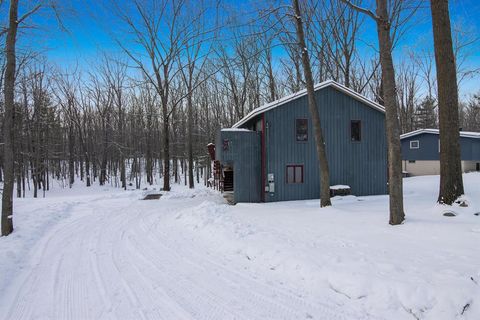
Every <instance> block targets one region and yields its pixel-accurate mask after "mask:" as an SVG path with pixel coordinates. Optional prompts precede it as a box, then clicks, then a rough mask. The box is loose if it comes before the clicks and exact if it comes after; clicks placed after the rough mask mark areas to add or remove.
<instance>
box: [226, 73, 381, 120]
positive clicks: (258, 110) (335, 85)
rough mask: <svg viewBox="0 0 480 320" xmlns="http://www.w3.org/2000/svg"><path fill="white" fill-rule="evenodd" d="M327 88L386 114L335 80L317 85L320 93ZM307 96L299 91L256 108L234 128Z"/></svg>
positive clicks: (379, 106) (303, 91) (316, 89)
mask: <svg viewBox="0 0 480 320" xmlns="http://www.w3.org/2000/svg"><path fill="white" fill-rule="evenodd" d="M326 87H333V88H335V89H337V90H338V91H340V92H343V93H345V94H346V95H348V96H350V97H352V98H354V99H356V100H358V101H360V102H363V103H365V104H366V105H367V106H369V107H371V108H373V109H375V110H377V111H379V112H381V113H385V108H384V107H383V106H381V105H380V104H378V103H376V102H374V101H372V100H370V99H368V98H367V97H365V96H363V95H361V94H359V93H357V92H355V91H353V90H352V89H350V88H347V87H345V86H344V85H342V84H340V83H338V82H335V81H333V80H327V81H324V82H321V83H318V84H316V85H315V88H314V89H315V91H318V90H321V89H323V88H326ZM305 95H307V90H306V89H304V90H301V91H298V92H296V93H294V94H291V95H289V96H286V97H283V98H281V99H278V100H275V101H273V102H270V103H268V104H266V105H263V106H261V107H259V108H256V109H254V110H252V111H251V112H250V113H249V114H247V115H246V116H245V117H244V118H242V119H241V120H240V121H238V122H237V123H235V124H234V125H233V126H232V128H238V127H240V126H242V125H244V124H245V123H246V122H248V121H249V120H251V119H253V118H255V117H256V116H258V115H260V114H262V113H264V112H267V111H269V110H272V109H274V108H276V107H280V106H282V105H284V104H286V103H288V102H290V101H293V100H295V99H298V98H300V97H303V96H305Z"/></svg>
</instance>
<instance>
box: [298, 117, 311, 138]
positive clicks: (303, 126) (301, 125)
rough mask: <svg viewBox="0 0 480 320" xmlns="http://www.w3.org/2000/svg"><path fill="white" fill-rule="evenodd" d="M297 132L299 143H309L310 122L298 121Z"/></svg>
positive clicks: (305, 120)
mask: <svg viewBox="0 0 480 320" xmlns="http://www.w3.org/2000/svg"><path fill="white" fill-rule="evenodd" d="M295 132H296V136H297V141H308V120H307V119H296V121H295Z"/></svg>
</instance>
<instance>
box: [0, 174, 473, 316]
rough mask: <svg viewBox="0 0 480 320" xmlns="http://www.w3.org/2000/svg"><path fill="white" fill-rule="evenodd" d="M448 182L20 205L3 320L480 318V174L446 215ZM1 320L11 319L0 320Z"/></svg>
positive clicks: (132, 195)
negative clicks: (241, 196)
mask: <svg viewBox="0 0 480 320" xmlns="http://www.w3.org/2000/svg"><path fill="white" fill-rule="evenodd" d="M438 180H439V178H438V176H426V177H415V178H406V179H405V180H404V181H405V186H404V189H405V206H406V214H407V220H406V222H405V224H403V225H401V226H395V227H392V226H389V225H388V223H387V222H388V197H387V196H372V197H354V196H346V197H335V198H334V200H333V207H331V208H324V209H320V208H319V207H318V204H319V203H318V200H308V201H291V202H278V203H269V204H237V205H235V206H229V205H227V204H225V201H224V200H223V198H222V196H221V195H220V194H219V193H217V192H216V191H213V190H210V189H206V188H204V187H203V186H199V187H197V188H196V189H195V190H189V189H186V188H185V187H181V186H178V185H175V186H174V188H173V191H171V192H169V193H164V195H163V196H162V197H161V199H160V200H151V201H141V200H140V199H141V198H143V196H144V195H145V191H135V190H130V191H123V190H118V189H114V188H110V187H99V186H93V187H90V188H85V187H80V186H76V187H75V188H73V189H59V190H53V191H50V192H49V193H48V194H47V198H44V199H42V198H40V199H31V198H26V199H15V216H14V222H15V226H16V229H15V231H14V233H13V234H12V235H10V236H9V237H2V238H0V319H222V320H223V319H249V320H251V319H480V250H479V248H480V216H476V215H474V213H476V212H480V174H478V173H470V174H466V175H464V181H465V187H466V194H467V195H466V197H465V199H466V201H467V202H468V203H469V206H468V207H460V206H458V205H456V206H454V207H453V208H451V209H453V210H454V211H455V212H456V213H457V216H455V217H445V216H443V215H442V213H443V211H444V210H445V209H447V207H444V206H440V205H437V204H435V200H436V193H437V188H438ZM2 317H3V318H2Z"/></svg>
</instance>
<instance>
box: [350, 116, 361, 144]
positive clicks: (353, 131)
mask: <svg viewBox="0 0 480 320" xmlns="http://www.w3.org/2000/svg"><path fill="white" fill-rule="evenodd" d="M350 137H351V140H352V141H361V140H362V123H361V121H360V120H352V121H351V122H350Z"/></svg>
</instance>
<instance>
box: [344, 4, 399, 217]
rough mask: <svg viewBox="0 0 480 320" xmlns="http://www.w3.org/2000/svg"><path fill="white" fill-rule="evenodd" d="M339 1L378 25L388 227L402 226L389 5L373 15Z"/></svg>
mask: <svg viewBox="0 0 480 320" xmlns="http://www.w3.org/2000/svg"><path fill="white" fill-rule="evenodd" d="M341 1H343V2H344V3H346V4H347V5H349V6H350V7H352V8H353V9H355V10H358V11H359V12H362V13H364V14H366V15H368V16H369V17H370V18H372V19H373V20H374V21H375V23H376V25H377V34H378V45H379V48H380V64H381V66H382V91H383V100H384V103H385V104H384V105H385V127H386V131H387V144H388V191H389V192H388V194H389V196H390V220H389V223H390V224H391V225H397V224H401V223H402V222H403V221H404V220H405V213H404V209H403V181H402V154H401V152H402V150H401V144H400V122H399V116H398V100H397V88H396V84H395V68H394V66H393V59H392V48H393V45H392V35H391V30H392V19H391V17H390V16H389V10H388V9H389V8H388V1H387V0H377V1H376V2H377V6H376V10H375V12H373V11H371V10H368V9H365V8H362V7H360V6H358V5H356V4H354V3H353V2H351V1H349V0H341ZM398 1H401V0H397V1H396V2H397V3H398ZM394 8H395V5H394ZM393 11H395V10H393ZM391 12H392V10H391Z"/></svg>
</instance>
